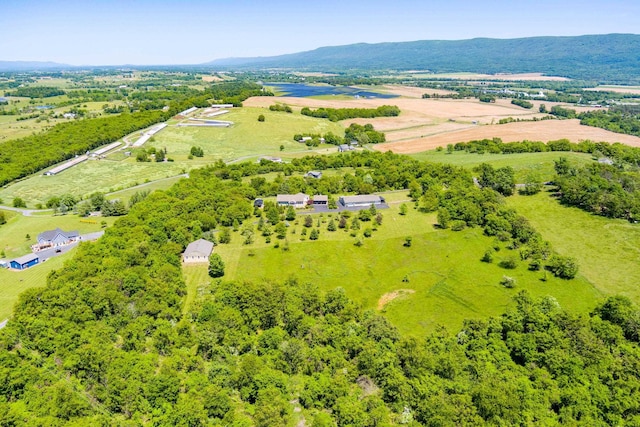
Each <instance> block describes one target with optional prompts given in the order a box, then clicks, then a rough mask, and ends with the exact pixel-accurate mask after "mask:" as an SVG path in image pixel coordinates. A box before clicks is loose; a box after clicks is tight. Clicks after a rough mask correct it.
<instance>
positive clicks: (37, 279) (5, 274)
mask: <svg viewBox="0 0 640 427" xmlns="http://www.w3.org/2000/svg"><path fill="white" fill-rule="evenodd" d="M75 252H76V250H75V249H72V250H70V251H69V252H66V253H64V254H62V255H59V256H57V257H54V258H49V259H48V260H47V261H46V262H44V263H42V264H38V265H36V266H34V267H31V268H28V269H26V270H24V271H10V270H8V269H5V268H0V283H2V286H0V321H3V320H4V319H6V318H8V317H9V316H11V313H12V312H13V306H14V305H15V303H16V302H17V301H18V296H19V295H20V294H21V293H22V292H24V291H26V290H27V289H30V288H35V287H40V286H44V285H45V284H46V283H47V276H48V275H49V273H50V272H51V271H53V270H57V269H59V268H61V267H62V265H63V263H64V262H65V261H66V260H68V259H71V258H72V257H73V256H74V254H75Z"/></svg>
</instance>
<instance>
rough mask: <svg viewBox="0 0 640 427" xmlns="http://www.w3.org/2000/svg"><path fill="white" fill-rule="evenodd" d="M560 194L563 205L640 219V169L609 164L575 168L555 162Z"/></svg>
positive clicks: (565, 162)
mask: <svg viewBox="0 0 640 427" xmlns="http://www.w3.org/2000/svg"><path fill="white" fill-rule="evenodd" d="M556 172H557V176H556V178H555V179H554V184H555V185H556V186H557V191H558V194H557V195H558V197H559V199H560V201H561V202H562V203H564V204H567V205H570V206H577V207H579V208H581V209H584V210H586V211H588V212H593V213H595V214H598V215H602V216H606V217H609V218H624V219H627V220H629V221H631V222H637V221H639V220H640V172H639V171H638V170H637V169H634V170H624V169H623V168H621V167H619V166H615V165H609V164H606V163H593V164H590V165H587V166H584V167H582V168H575V167H572V166H571V165H570V164H569V162H568V161H567V159H566V158H561V159H560V160H559V161H557V162H556Z"/></svg>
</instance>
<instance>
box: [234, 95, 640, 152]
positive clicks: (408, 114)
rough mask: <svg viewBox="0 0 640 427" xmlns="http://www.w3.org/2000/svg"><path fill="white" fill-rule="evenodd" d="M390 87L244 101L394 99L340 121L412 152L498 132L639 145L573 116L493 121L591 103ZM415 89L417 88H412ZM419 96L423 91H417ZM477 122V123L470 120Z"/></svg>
mask: <svg viewBox="0 0 640 427" xmlns="http://www.w3.org/2000/svg"><path fill="white" fill-rule="evenodd" d="M389 88H390V89H389V90H390V91H391V90H394V91H397V92H398V93H399V94H400V93H404V94H406V95H407V96H408V95H412V96H414V97H406V98H405V97H403V98H395V99H380V98H376V99H346V100H345V99H341V100H326V99H311V98H294V97H255V98H249V99H247V100H246V101H245V102H244V105H246V106H248V107H265V108H266V107H268V106H270V105H272V104H275V103H276V102H281V103H285V104H288V105H290V106H291V107H292V108H294V109H300V108H302V107H310V108H319V107H327V108H346V107H356V108H375V107H378V106H380V105H384V104H391V105H397V106H398V107H399V108H400V110H401V113H400V116H398V117H379V118H375V119H349V120H344V121H343V122H342V124H343V125H344V126H345V127H347V126H348V125H349V124H351V123H358V124H361V125H364V124H367V123H371V124H373V126H374V127H375V129H377V130H379V131H382V132H385V133H386V137H387V141H388V142H387V143H386V144H380V145H378V146H376V147H375V149H377V150H380V151H387V150H391V151H394V152H398V153H415V152H420V151H425V150H429V149H433V148H436V147H439V146H446V145H447V144H454V143H456V142H466V141H472V140H474V139H483V138H493V137H499V138H501V139H502V140H503V141H504V142H510V141H522V140H525V139H528V140H532V141H544V142H547V141H552V140H557V139H562V138H567V139H569V140H571V141H574V142H579V141H582V140H587V139H588V140H592V141H606V142H611V143H612V142H621V143H623V144H628V145H633V146H640V138H638V137H635V136H630V135H623V134H617V133H613V132H609V131H606V130H604V129H599V128H594V127H589V126H582V125H580V124H579V122H578V121H577V120H545V121H539V122H516V123H509V124H506V125H497V124H494V123H497V122H498V121H499V120H500V119H503V118H507V117H513V118H516V119H525V120H530V119H533V118H534V117H538V118H540V117H543V116H546V115H545V114H541V113H539V112H538V108H539V107H540V104H545V105H546V106H547V108H548V109H551V107H553V106H554V105H561V106H563V107H567V108H571V109H574V110H576V111H578V112H581V111H587V110H592V109H594V108H593V107H576V106H573V105H567V104H561V103H554V102H545V101H544V100H531V102H532V103H533V104H534V108H532V109H530V110H527V109H525V108H521V107H518V106H515V105H512V104H511V101H510V100H509V99H498V100H497V101H496V102H495V103H484V102H480V101H478V100H477V99H462V100H453V99H422V98H420V97H417V98H416V97H415V96H416V95H417V94H418V93H422V89H421V88H411V87H406V86H397V87H395V86H393V85H389ZM416 89H417V91H416ZM420 96H422V95H420ZM474 122H475V124H474Z"/></svg>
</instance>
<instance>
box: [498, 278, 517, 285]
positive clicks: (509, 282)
mask: <svg viewBox="0 0 640 427" xmlns="http://www.w3.org/2000/svg"><path fill="white" fill-rule="evenodd" d="M500 284H501V285H502V286H504V287H505V288H513V287H515V286H516V279H514V278H513V277H509V276H502V280H500Z"/></svg>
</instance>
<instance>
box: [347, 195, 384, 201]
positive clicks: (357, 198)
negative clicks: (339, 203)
mask: <svg viewBox="0 0 640 427" xmlns="http://www.w3.org/2000/svg"><path fill="white" fill-rule="evenodd" d="M341 199H342V200H343V201H344V203H380V202H381V201H382V199H381V198H380V196H376V195H374V194H360V195H358V196H342V197H341Z"/></svg>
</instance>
